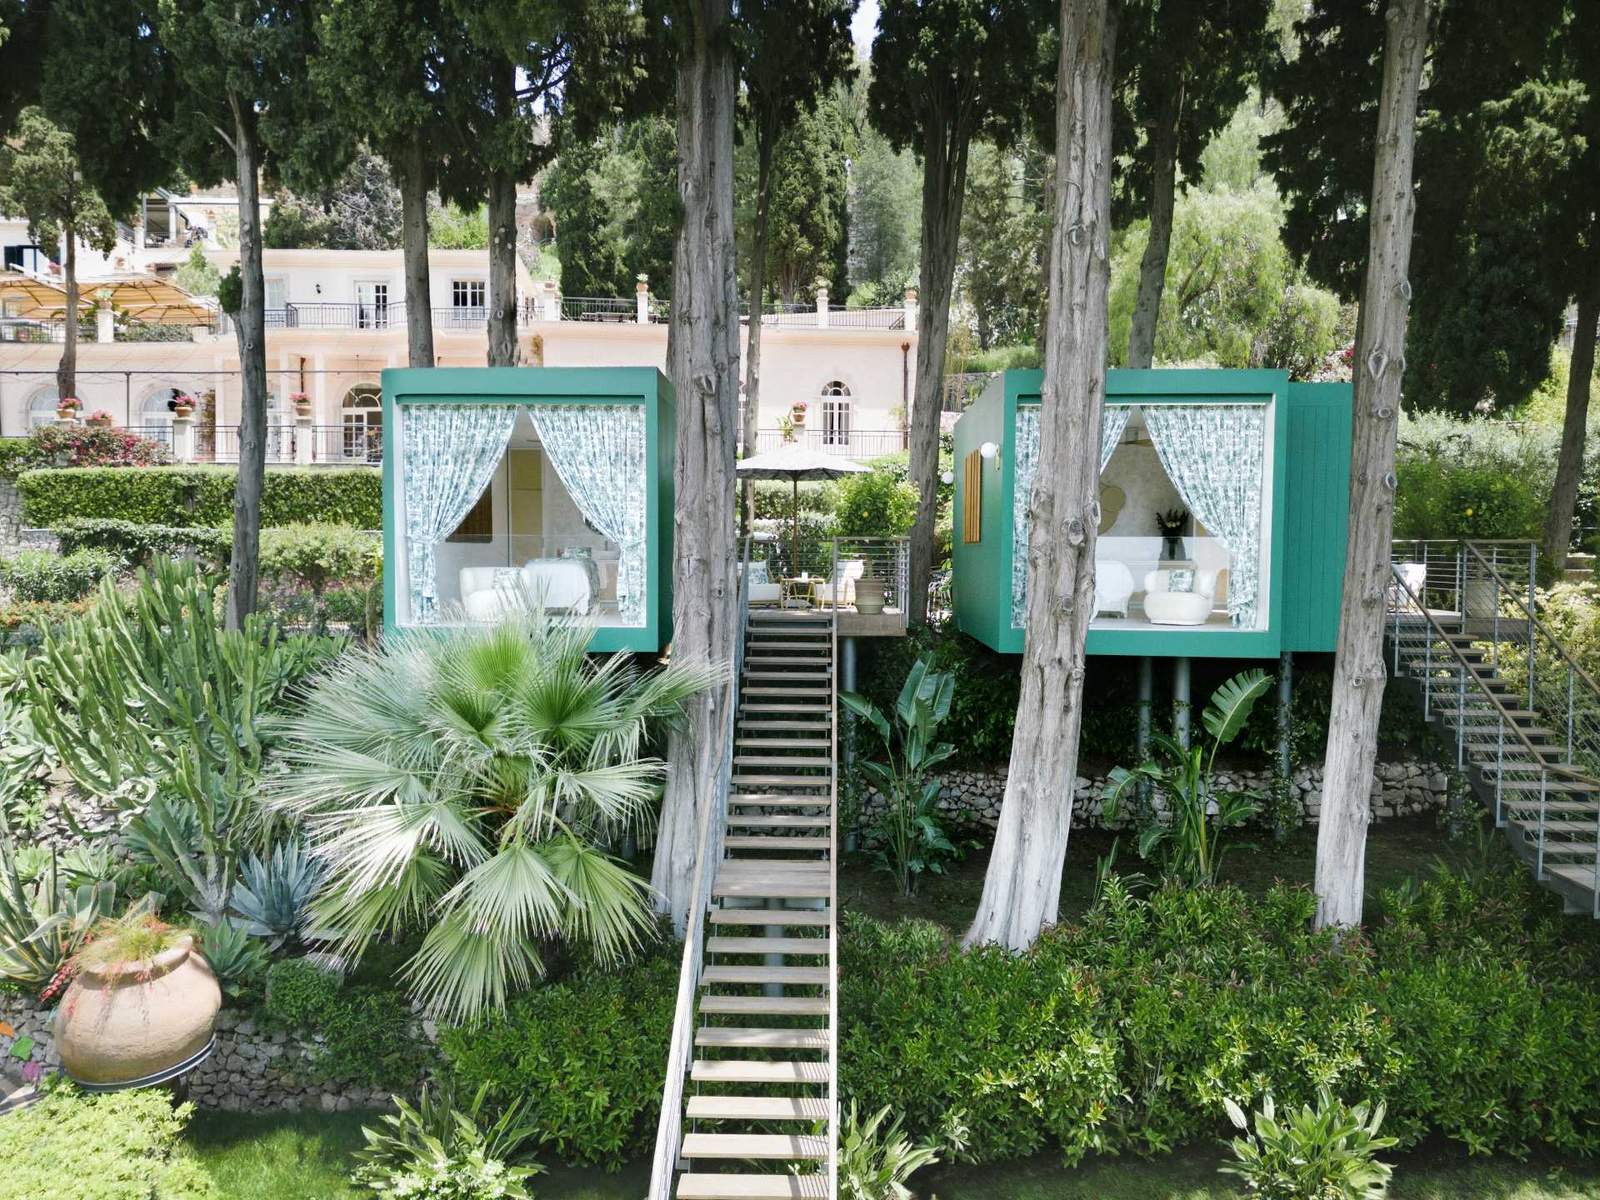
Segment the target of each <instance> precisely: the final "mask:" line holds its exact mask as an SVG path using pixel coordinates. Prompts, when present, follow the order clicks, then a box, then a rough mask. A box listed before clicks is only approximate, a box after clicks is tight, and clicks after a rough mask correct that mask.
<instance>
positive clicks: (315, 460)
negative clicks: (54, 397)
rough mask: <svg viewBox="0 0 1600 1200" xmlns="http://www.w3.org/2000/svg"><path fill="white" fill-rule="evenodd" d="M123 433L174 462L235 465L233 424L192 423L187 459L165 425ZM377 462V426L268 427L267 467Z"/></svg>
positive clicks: (370, 464)
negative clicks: (157, 448) (164, 450)
mask: <svg viewBox="0 0 1600 1200" xmlns="http://www.w3.org/2000/svg"><path fill="white" fill-rule="evenodd" d="M126 432H128V433H132V434H136V435H137V436H139V437H143V438H149V439H150V440H151V441H154V442H160V443H161V444H162V445H163V446H166V447H167V449H168V450H170V451H172V452H173V454H174V457H175V458H177V459H179V460H180V461H192V462H198V463H220V464H232V463H237V462H238V461H239V429H238V426H236V425H227V426H218V427H216V428H210V427H205V426H201V425H199V424H196V425H195V426H194V427H193V429H192V431H191V433H190V436H191V437H192V439H193V448H192V451H190V452H189V454H188V455H185V453H184V447H183V446H182V445H181V444H179V443H180V442H181V439H180V438H177V437H175V436H174V432H173V427H172V426H171V425H170V424H169V425H132V426H128V427H127V428H126ZM382 463H383V430H382V428H381V427H379V426H377V425H375V424H374V425H363V424H350V425H268V426H267V464H268V465H269V466H280V467H293V466H318V467H362V466H368V467H376V466H380V465H382Z"/></svg>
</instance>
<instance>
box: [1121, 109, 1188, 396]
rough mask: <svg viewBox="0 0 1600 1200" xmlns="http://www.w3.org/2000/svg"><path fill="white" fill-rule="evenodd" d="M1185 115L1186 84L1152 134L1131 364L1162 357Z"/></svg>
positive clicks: (1130, 332) (1131, 333)
mask: <svg viewBox="0 0 1600 1200" xmlns="http://www.w3.org/2000/svg"><path fill="white" fill-rule="evenodd" d="M1182 113H1183V85H1182V84H1179V85H1178V87H1177V88H1175V89H1174V90H1173V91H1172V92H1170V93H1169V94H1168V101H1167V103H1166V104H1164V105H1163V106H1162V110H1161V121H1160V124H1159V125H1157V126H1156V128H1154V129H1151V130H1148V131H1147V134H1148V136H1149V138H1150V142H1151V148H1152V154H1151V164H1150V167H1151V177H1150V236H1149V238H1148V239H1147V240H1146V241H1145V244H1144V257H1142V258H1141V259H1140V260H1139V293H1138V297H1137V299H1135V301H1134V304H1133V323H1132V324H1131V325H1130V326H1129V328H1128V365H1129V366H1130V367H1148V366H1149V365H1150V363H1151V361H1152V360H1153V359H1154V358H1155V353H1156V326H1157V325H1158V324H1159V323H1160V320H1161V293H1162V292H1163V291H1164V290H1165V289H1166V286H1167V255H1168V253H1169V251H1170V249H1171V247H1172V201H1173V193H1174V192H1176V191H1177V186H1178V121H1179V119H1180V117H1181V115H1182Z"/></svg>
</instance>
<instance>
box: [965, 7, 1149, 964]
mask: <svg viewBox="0 0 1600 1200" xmlns="http://www.w3.org/2000/svg"><path fill="white" fill-rule="evenodd" d="M1117 11H1118V5H1117V4H1116V2H1115V0H1061V58H1060V63H1059V65H1058V68H1057V73H1056V187H1055V195H1056V211H1055V221H1054V222H1053V225H1052V229H1051V235H1050V317H1049V324H1050V337H1049V340H1048V341H1047V342H1046V343H1045V345H1046V350H1045V360H1044V386H1043V394H1042V397H1041V401H1042V405H1041V410H1040V415H1039V470H1038V473H1037V475H1036V476H1035V481H1034V487H1033V497H1032V501H1031V503H1030V504H1029V506H1028V521H1029V527H1030V528H1031V529H1032V530H1033V536H1032V537H1031V538H1030V539H1029V548H1028V605H1027V626H1026V628H1027V633H1026V643H1025V647H1024V650H1023V655H1022V691H1021V695H1020V697H1019V699H1018V701H1017V724H1016V735H1015V736H1014V737H1013V739H1012V742H1011V767H1010V772H1009V773H1008V774H1007V776H1006V794H1005V800H1004V802H1003V804H1002V806H1001V809H1000V822H999V825H998V827H997V828H996V829H995V841H994V851H993V853H992V854H991V856H990V858H989V870H988V873H987V874H986V875H985V877H984V881H983V899H982V900H981V901H980V903H979V905H978V913H977V916H976V917H974V918H973V922H972V928H971V929H969V930H968V931H967V936H966V941H967V943H968V944H969V945H970V944H973V943H978V942H998V943H1000V944H1001V945H1003V946H1007V947H1009V948H1011V949H1013V950H1023V949H1026V948H1027V947H1028V946H1030V945H1032V944H1033V942H1034V939H1036V938H1037V937H1038V936H1039V931H1040V930H1041V929H1043V928H1044V927H1045V926H1046V925H1051V924H1054V923H1055V921H1056V918H1057V914H1058V911H1059V908H1060V900H1061V869H1062V865H1063V863H1064V862H1065V860H1066V854H1067V836H1068V834H1069V833H1070V832H1071V830H1072V781H1073V780H1074V779H1075V778H1076V777H1077V766H1078V734H1079V730H1080V727H1081V721H1082V714H1083V671H1084V642H1085V639H1086V638H1087V636H1088V632H1089V618H1090V617H1092V616H1093V615H1094V546H1095V530H1096V515H1095V514H1096V506H1097V504H1096V498H1097V496H1098V493H1099V478H1100V416H1101V409H1102V407H1103V405H1104V401H1105V388H1106V339H1107V336H1108V334H1107V313H1106V303H1107V292H1108V290H1109V287H1110V281H1111V260H1110V247H1111V176H1110V170H1111V82H1112V72H1113V69H1114V59H1115V54H1116V35H1117Z"/></svg>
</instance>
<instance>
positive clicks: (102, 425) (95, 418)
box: [84, 408, 115, 429]
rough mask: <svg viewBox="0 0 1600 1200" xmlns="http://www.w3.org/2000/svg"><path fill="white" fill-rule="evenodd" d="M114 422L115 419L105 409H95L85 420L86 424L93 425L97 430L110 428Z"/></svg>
mask: <svg viewBox="0 0 1600 1200" xmlns="http://www.w3.org/2000/svg"><path fill="white" fill-rule="evenodd" d="M113 420H115V418H114V417H112V415H111V414H110V413H108V412H107V411H106V410H105V409H103V408H97V409H95V410H94V411H93V412H92V413H90V414H89V415H88V416H87V417H85V418H84V421H85V423H86V424H89V425H93V426H94V427H95V428H96V429H106V428H109V427H110V425H111V423H112V421H113Z"/></svg>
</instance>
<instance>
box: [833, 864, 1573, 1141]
mask: <svg viewBox="0 0 1600 1200" xmlns="http://www.w3.org/2000/svg"><path fill="white" fill-rule="evenodd" d="M1314 906H1315V902H1314V898H1313V897H1312V896H1311V894H1310V893H1309V892H1308V891H1305V890H1303V889H1292V888H1287V887H1279V888H1276V889H1274V890H1273V891H1272V892H1271V893H1269V894H1268V895H1266V896H1265V897H1262V898H1260V899H1256V900H1252V899H1250V898H1248V897H1247V896H1245V895H1244V894H1243V893H1242V892H1240V891H1239V890H1238V889H1236V888H1205V889H1199V890H1193V891H1184V890H1179V889H1172V888H1169V889H1164V890H1162V891H1159V892H1156V893H1154V894H1152V895H1151V896H1150V897H1149V898H1148V900H1142V899H1132V898H1130V897H1129V896H1128V894H1127V892H1126V890H1125V889H1123V888H1122V887H1121V886H1120V885H1118V884H1116V883H1115V882H1113V883H1111V884H1109V885H1108V886H1107V889H1106V894H1105V896H1104V898H1103V899H1102V901H1101V903H1100V904H1099V905H1098V906H1097V907H1096V908H1095V909H1094V910H1093V911H1091V912H1090V913H1089V914H1088V915H1087V916H1086V918H1085V919H1084V921H1083V923H1082V924H1080V925H1073V926H1058V927H1056V928H1055V929H1053V930H1051V931H1048V932H1047V933H1046V934H1045V935H1044V936H1043V937H1042V938H1041V939H1040V940H1039V942H1038V943H1037V945H1036V946H1035V947H1034V948H1033V949H1032V950H1030V951H1029V952H1028V953H1026V954H1022V955H1013V954H1011V953H1009V952H1008V951H1006V950H1004V949H1002V948H999V947H986V948H979V949H974V950H967V951H963V950H961V949H959V948H958V947H957V946H956V945H954V944H953V943H952V941H951V939H950V937H949V935H948V934H947V933H946V932H945V931H944V930H942V929H940V928H938V927H937V926H934V925H931V924H928V923H926V922H920V921H906V922H901V923H899V924H896V925H885V924H881V923H878V922H875V921H872V920H869V919H866V918H861V917H854V916H851V917H847V922H846V927H845V931H844V936H843V937H841V939H840V947H841V951H842V955H841V964H840V981H841V985H842V986H841V994H840V1012H839V1026H840V1036H841V1039H842V1042H841V1048H840V1069H841V1073H842V1078H841V1087H842V1091H843V1094H844V1095H845V1096H846V1097H847V1098H848V1099H852V1100H854V1101H856V1102H858V1103H859V1104H860V1106H861V1108H862V1109H863V1110H865V1111H867V1112H872V1111H875V1110H876V1109H877V1108H879V1107H880V1106H882V1105H884V1104H893V1105H895V1106H896V1107H897V1108H898V1109H900V1110H903V1111H904V1113H905V1116H906V1124H907V1130H908V1133H909V1135H910V1136H912V1137H916V1136H919V1135H925V1134H928V1135H931V1134H934V1133H935V1132H936V1131H937V1130H938V1128H939V1126H940V1123H941V1122H942V1121H943V1120H944V1118H945V1117H946V1115H947V1114H948V1113H950V1112H952V1111H955V1110H961V1111H962V1112H963V1113H964V1114H965V1119H966V1124H967V1126H968V1129H969V1131H970V1141H969V1144H968V1150H969V1152H970V1153H971V1154H972V1155H973V1156H974V1158H975V1160H976V1161H980V1162H997V1161H1002V1160H1007V1159H1013V1158H1021V1157H1024V1156H1027V1155H1031V1154H1034V1153H1037V1152H1038V1151H1040V1150H1041V1149H1044V1148H1045V1147H1047V1146H1054V1147H1055V1149H1056V1150H1057V1151H1058V1152H1059V1153H1060V1154H1061V1155H1062V1157H1063V1159H1064V1160H1065V1161H1066V1162H1067V1163H1068V1164H1072V1163H1075V1162H1076V1161H1078V1160H1079V1159H1080V1158H1081V1157H1082V1156H1083V1155H1084V1154H1086V1153H1088V1152H1091V1151H1095V1152H1111V1153H1115V1152H1120V1151H1133V1152H1135V1153H1140V1154H1150V1153H1164V1152H1166V1151H1169V1150H1171V1149H1173V1148H1175V1147H1177V1146H1180V1145H1183V1144H1185V1143H1189V1142H1198V1141H1203V1140H1208V1139H1212V1138H1215V1137H1217V1136H1218V1135H1220V1134H1222V1133H1223V1132H1225V1130H1226V1128H1227V1122H1226V1120H1225V1119H1224V1117H1223V1106H1222V1101H1223V1099H1224V1098H1230V1099H1234V1100H1236V1101H1241V1102H1244V1101H1249V1100H1252V1099H1254V1098H1255V1097H1258V1096H1259V1095H1260V1094H1261V1093H1262V1092H1264V1091H1268V1090H1270V1091H1272V1092H1273V1094H1274V1095H1275V1097H1276V1098H1277V1100H1278V1102H1279V1103H1280V1104H1300V1103H1304V1102H1306V1101H1308V1100H1309V1099H1310V1098H1311V1097H1312V1095H1313V1094H1314V1093H1315V1090H1316V1088H1317V1087H1318V1086H1327V1087H1328V1088H1330V1089H1331V1090H1332V1091H1333V1092H1334V1093H1335V1094H1336V1095H1338V1096H1339V1097H1341V1098H1342V1099H1345V1100H1347V1101H1358V1100H1366V1099H1373V1098H1378V1097H1381V1098H1383V1099H1384V1100H1386V1101H1387V1103H1388V1105H1389V1119H1388V1121H1387V1122H1386V1123H1385V1126H1384V1130H1385V1132H1386V1133H1392V1134H1393V1135H1394V1136H1396V1137H1398V1138H1399V1139H1400V1140H1401V1143H1402V1144H1403V1145H1405V1146H1412V1145H1415V1144H1417V1143H1418V1142H1419V1141H1420V1140H1422V1139H1423V1138H1424V1137H1426V1136H1428V1135H1430V1134H1438V1135H1442V1136H1444V1137H1446V1138H1449V1139H1451V1140H1453V1141H1456V1142H1459V1143H1461V1144H1462V1145H1464V1146H1466V1147H1467V1148H1468V1149H1469V1150H1471V1151H1472V1152H1474V1153H1481V1154H1488V1153H1506V1154H1513V1155H1519V1156H1520V1155H1523V1154H1526V1153H1528V1152H1529V1151H1530V1150H1532V1149H1533V1148H1535V1147H1542V1148H1547V1149H1551V1150H1556V1151H1560V1152H1563V1153H1571V1154H1583V1155H1588V1154H1593V1153H1595V1152H1596V1151H1597V1150H1600V1122H1597V1121H1596V1106H1595V1097H1596V1096H1597V1095H1600V1046H1597V1044H1596V1043H1595V1040H1594V1038H1593V1037H1592V1036H1591V1032H1590V1031H1592V1030H1594V1029H1596V1028H1600V995H1597V994H1596V992H1595V988H1594V979H1595V971H1596V968H1597V965H1600V953H1597V946H1596V940H1597V939H1596V937H1595V931H1594V930H1593V929H1591V928H1589V927H1587V923H1585V924H1584V925H1583V926H1577V925H1573V924H1570V923H1565V924H1564V923H1563V922H1564V921H1565V920H1566V919H1564V918H1562V917H1561V916H1560V915H1559V913H1558V912H1557V910H1556V907H1555V905H1554V904H1553V903H1552V902H1551V898H1550V897H1549V896H1545V895H1541V894H1539V893H1538V892H1537V889H1536V886H1535V885H1534V884H1533V883H1532V882H1531V880H1529V879H1528V878H1527V877H1526V872H1523V871H1521V870H1520V868H1518V869H1517V870H1516V871H1507V872H1497V873H1492V872H1479V873H1475V874H1474V875H1473V876H1472V877H1470V878H1469V877H1464V876H1440V877H1437V878H1434V879H1431V880H1429V881H1427V882H1425V883H1422V884H1420V885H1416V886H1414V887H1411V888H1408V889H1405V890H1398V889H1397V890H1395V891H1393V892H1390V893H1387V894H1386V895H1385V896H1384V898H1383V910H1384V913H1385V916H1384V918H1383V919H1382V920H1380V921H1377V922H1376V923H1375V924H1374V925H1372V926H1370V927H1369V928H1368V930H1367V931H1366V933H1365V936H1357V935H1349V936H1347V937H1346V939H1345V942H1344V944H1343V945H1342V946H1336V945H1335V943H1334V941H1333V938H1332V937H1331V935H1328V934H1319V933H1311V932H1309V931H1308V923H1309V919H1310V917H1311V914H1312V912H1313V909H1314Z"/></svg>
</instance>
